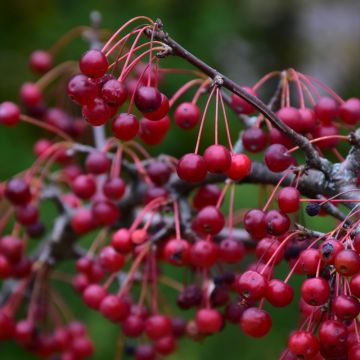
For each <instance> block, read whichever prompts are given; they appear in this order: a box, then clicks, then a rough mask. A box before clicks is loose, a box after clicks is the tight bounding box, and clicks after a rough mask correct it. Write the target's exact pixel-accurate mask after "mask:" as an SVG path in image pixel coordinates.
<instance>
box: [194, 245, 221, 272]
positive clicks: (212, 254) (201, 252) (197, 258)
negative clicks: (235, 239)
mask: <svg viewBox="0 0 360 360" xmlns="http://www.w3.org/2000/svg"><path fill="white" fill-rule="evenodd" d="M218 256H219V251H218V247H217V246H216V245H215V244H214V243H213V242H212V241H206V240H198V241H197V242H196V243H195V244H194V245H193V246H192V247H191V250H190V262H191V264H192V265H194V266H195V267H200V268H210V267H211V266H213V265H214V264H215V262H216V261H217V259H218Z"/></svg>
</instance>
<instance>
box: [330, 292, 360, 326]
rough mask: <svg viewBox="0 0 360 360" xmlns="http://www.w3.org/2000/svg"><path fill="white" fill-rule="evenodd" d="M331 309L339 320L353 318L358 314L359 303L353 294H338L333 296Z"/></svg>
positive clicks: (359, 310)
mask: <svg viewBox="0 0 360 360" xmlns="http://www.w3.org/2000/svg"><path fill="white" fill-rule="evenodd" d="M332 311H333V312H334V314H335V315H336V317H337V318H338V319H339V320H345V321H348V320H353V319H355V318H356V317H357V316H358V315H359V312H360V303H359V301H358V299H357V298H355V297H353V296H349V295H339V296H336V297H335V298H334V301H333V304H332Z"/></svg>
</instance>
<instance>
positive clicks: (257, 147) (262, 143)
mask: <svg viewBox="0 0 360 360" xmlns="http://www.w3.org/2000/svg"><path fill="white" fill-rule="evenodd" d="M242 140H243V145H244V148H245V149H246V150H247V151H250V152H253V153H257V152H260V151H262V150H264V149H265V147H266V143H267V137H266V134H265V132H264V130H262V129H260V128H257V127H252V128H249V129H246V130H245V131H244V133H243V138H242Z"/></svg>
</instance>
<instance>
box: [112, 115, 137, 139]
mask: <svg viewBox="0 0 360 360" xmlns="http://www.w3.org/2000/svg"><path fill="white" fill-rule="evenodd" d="M139 128H140V125H139V120H138V119H137V118H136V117H135V116H134V115H132V114H128V113H121V114H119V115H118V116H117V117H116V118H115V119H114V120H113V123H112V128H111V129H112V132H113V134H114V136H115V137H116V138H118V139H120V140H123V141H129V140H132V139H133V138H134V137H135V136H136V135H137V134H138V132H139Z"/></svg>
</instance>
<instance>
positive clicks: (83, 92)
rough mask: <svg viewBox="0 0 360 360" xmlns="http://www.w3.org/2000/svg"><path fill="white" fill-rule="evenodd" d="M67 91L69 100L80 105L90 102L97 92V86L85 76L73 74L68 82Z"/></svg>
mask: <svg viewBox="0 0 360 360" xmlns="http://www.w3.org/2000/svg"><path fill="white" fill-rule="evenodd" d="M67 93H68V95H69V97H70V99H71V100H73V101H75V102H76V103H78V104H80V105H87V104H91V103H92V102H93V101H94V99H95V98H96V96H97V94H98V88H97V85H96V83H95V82H94V81H92V80H91V79H89V78H88V77H87V76H85V75H82V74H79V75H75V76H74V77H73V78H72V79H71V80H70V81H69V83H68V86H67Z"/></svg>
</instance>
